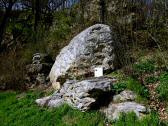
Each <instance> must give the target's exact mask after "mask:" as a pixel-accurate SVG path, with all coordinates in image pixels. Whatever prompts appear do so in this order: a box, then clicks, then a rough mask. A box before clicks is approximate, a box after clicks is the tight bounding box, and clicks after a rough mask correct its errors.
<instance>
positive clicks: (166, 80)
mask: <svg viewBox="0 0 168 126" xmlns="http://www.w3.org/2000/svg"><path fill="white" fill-rule="evenodd" d="M159 80H160V85H159V86H158V88H157V92H158V94H159V98H160V99H161V100H163V101H168V72H165V73H163V74H162V75H161V76H160V79H159Z"/></svg>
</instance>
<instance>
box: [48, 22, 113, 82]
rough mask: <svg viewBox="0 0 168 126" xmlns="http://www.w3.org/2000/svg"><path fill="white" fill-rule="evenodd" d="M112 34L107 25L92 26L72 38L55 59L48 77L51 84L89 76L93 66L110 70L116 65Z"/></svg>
mask: <svg viewBox="0 0 168 126" xmlns="http://www.w3.org/2000/svg"><path fill="white" fill-rule="evenodd" d="M112 34H113V32H112V30H111V28H110V27H109V26H108V25H104V24H96V25H93V26H91V27H89V28H87V29H86V30H84V31H83V32H81V33H80V34H79V35H77V36H76V37H74V38H73V39H72V41H71V42H70V44H69V45H68V46H66V47H64V48H63V49H62V50H61V52H60V54H59V55H58V56H57V57H56V60H55V63H54V65H53V67H52V69H51V71H50V74H49V77H50V81H51V82H52V83H56V82H57V81H58V82H61V83H63V82H65V80H66V78H68V79H70V78H75V77H81V76H82V77H83V76H84V77H85V76H90V75H91V74H92V73H93V71H94V67H95V66H102V67H103V68H104V70H105V71H106V70H112V69H114V68H115V65H116V57H115V53H114V52H115V51H114V49H115V45H116V42H114V40H113V38H114V36H113V35H112Z"/></svg>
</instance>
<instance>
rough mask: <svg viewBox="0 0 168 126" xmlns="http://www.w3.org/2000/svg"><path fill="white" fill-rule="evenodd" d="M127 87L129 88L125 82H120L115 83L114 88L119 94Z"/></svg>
mask: <svg viewBox="0 0 168 126" xmlns="http://www.w3.org/2000/svg"><path fill="white" fill-rule="evenodd" d="M126 88H127V85H126V84H125V83H123V82H119V83H116V84H114V85H113V87H112V90H113V91H114V92H116V93H117V94H118V93H120V92H121V91H123V90H125V89H126Z"/></svg>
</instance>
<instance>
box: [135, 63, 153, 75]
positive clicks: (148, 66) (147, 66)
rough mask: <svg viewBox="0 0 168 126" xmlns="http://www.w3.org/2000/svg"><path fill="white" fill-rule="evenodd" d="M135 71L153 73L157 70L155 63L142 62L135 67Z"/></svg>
mask: <svg viewBox="0 0 168 126" xmlns="http://www.w3.org/2000/svg"><path fill="white" fill-rule="evenodd" d="M133 69H134V71H135V72H136V73H138V74H142V73H152V72H154V70H155V65H154V62H153V61H151V60H147V61H145V62H140V63H138V64H134V65H133Z"/></svg>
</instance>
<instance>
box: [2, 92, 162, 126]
mask: <svg viewBox="0 0 168 126" xmlns="http://www.w3.org/2000/svg"><path fill="white" fill-rule="evenodd" d="M42 95H43V94H42V93H40V92H26V93H21V94H20V93H16V92H9V91H8V92H0V126H104V125H105V120H106V119H105V118H104V116H103V115H102V114H101V113H99V112H96V111H91V112H81V111H79V110H76V109H72V108H71V107H69V106H68V105H63V106H61V107H59V108H47V107H39V106H37V105H36V104H35V102H34V101H35V99H36V98H39V97H41V96H42ZM111 124H112V125H114V126H159V125H160V121H159V120H158V116H157V115H153V114H151V115H149V116H147V117H145V118H144V119H143V120H138V119H137V118H136V117H135V114H131V115H130V114H128V115H123V116H122V117H120V119H119V120H118V121H116V122H112V123H111ZM132 124H134V125H132ZM160 126H162V125H160Z"/></svg>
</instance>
